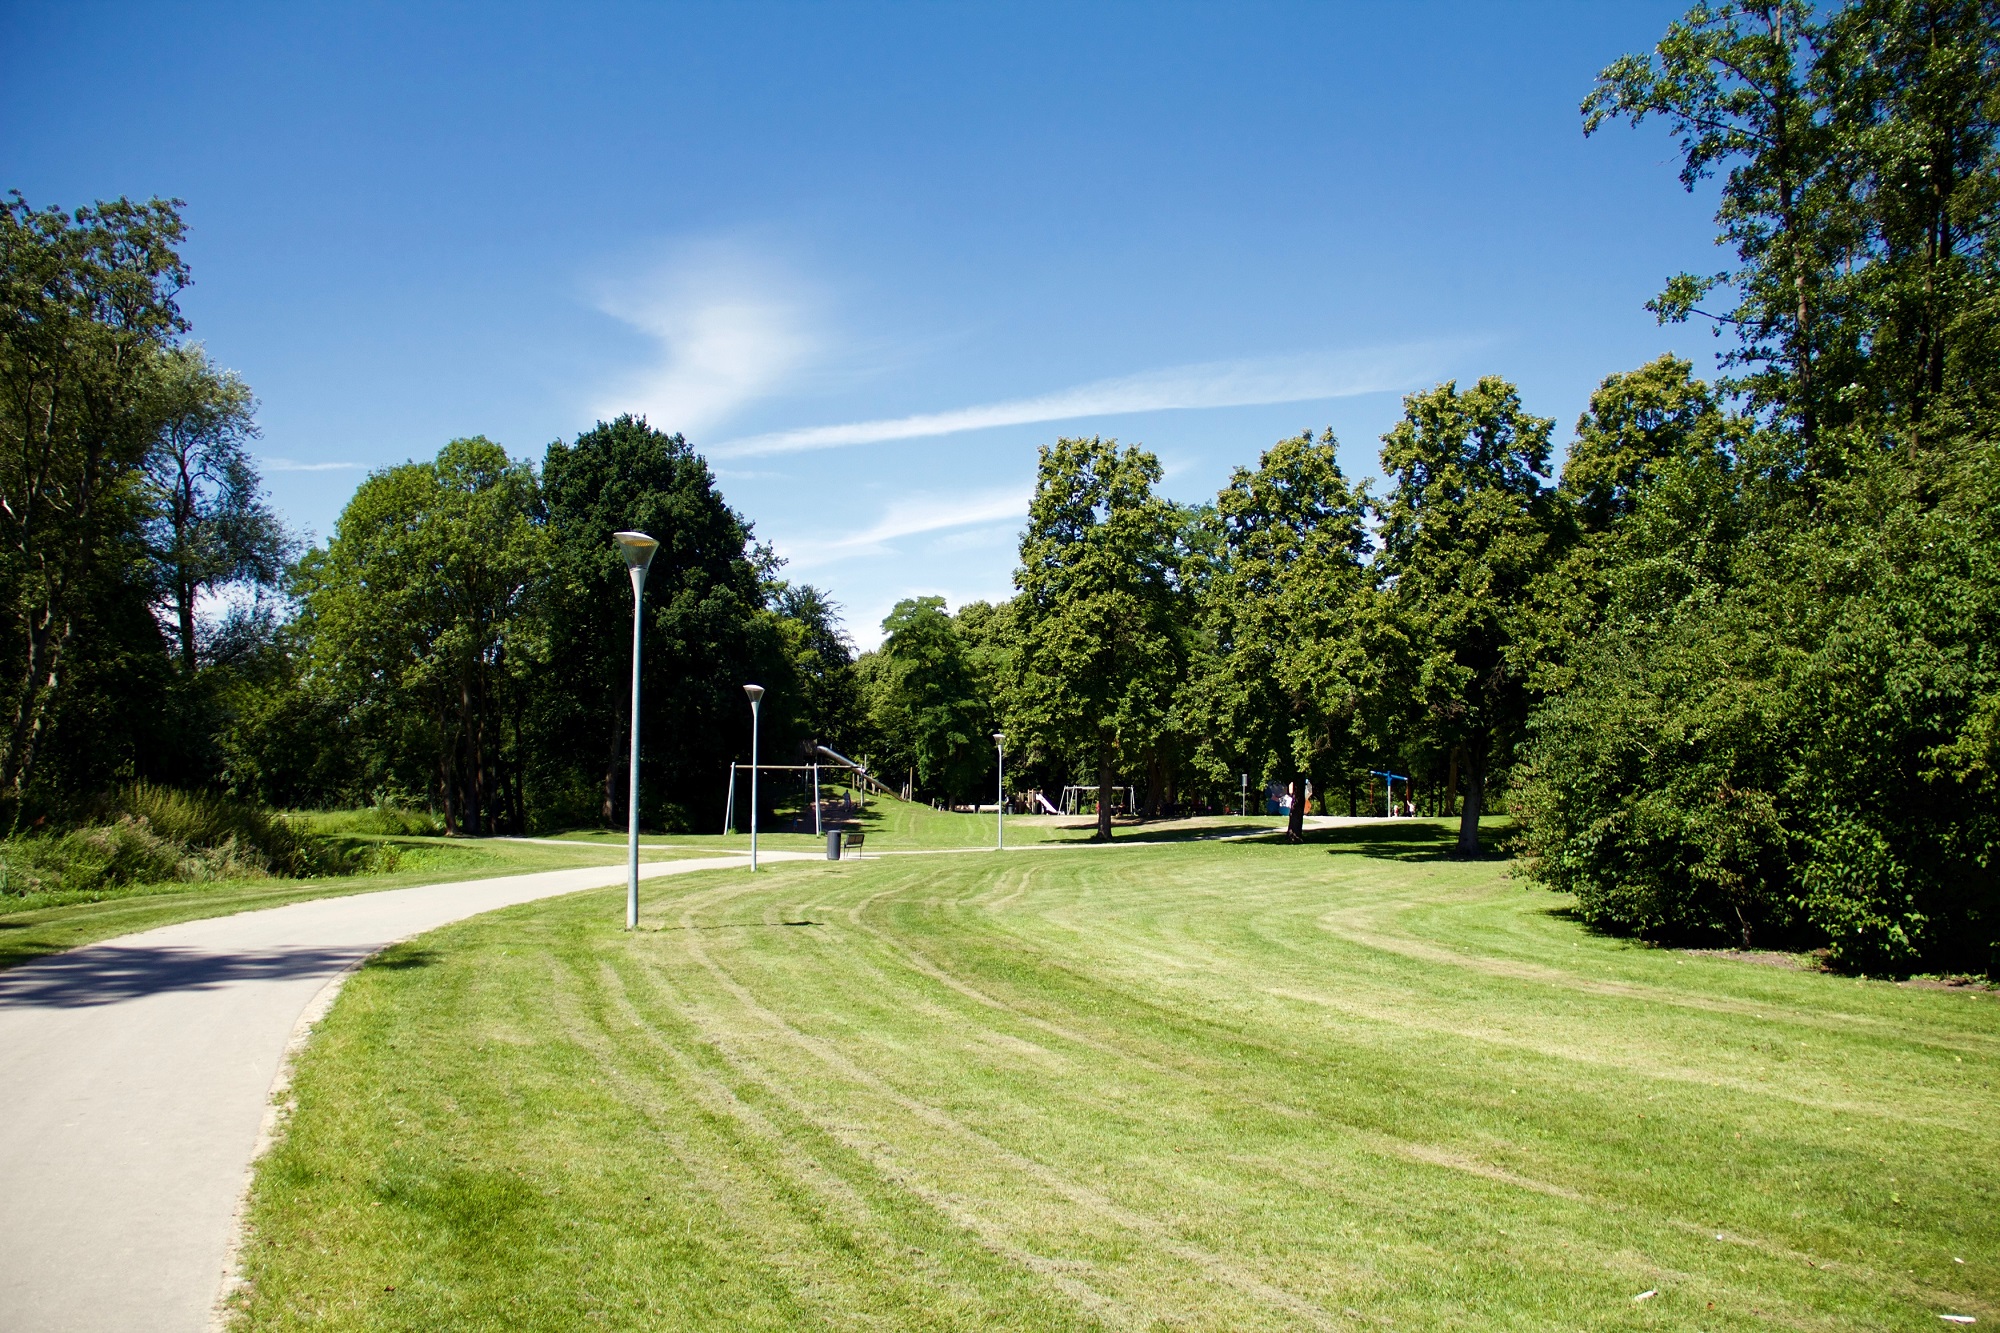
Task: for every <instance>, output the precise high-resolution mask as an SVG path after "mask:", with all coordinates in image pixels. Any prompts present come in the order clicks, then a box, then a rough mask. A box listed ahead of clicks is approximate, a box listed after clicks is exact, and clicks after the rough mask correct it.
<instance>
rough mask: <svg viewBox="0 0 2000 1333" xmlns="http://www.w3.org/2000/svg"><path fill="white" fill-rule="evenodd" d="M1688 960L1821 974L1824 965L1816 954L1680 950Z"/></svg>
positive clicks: (1774, 950)
mask: <svg viewBox="0 0 2000 1333" xmlns="http://www.w3.org/2000/svg"><path fill="white" fill-rule="evenodd" d="M1681 952H1682V953H1684V954H1686V955H1687V956H1688V957H1690V958H1727V959H1730V960H1731V961H1733V962H1738V963H1755V964H1757V965H1758V966H1759V967H1783V968H1789V969H1791V970H1792V971H1794V972H1822V971H1825V970H1826V969H1825V965H1824V964H1823V962H1822V961H1821V955H1820V954H1818V953H1780V952H1778V951H1777V950H1776V949H1682V950H1681Z"/></svg>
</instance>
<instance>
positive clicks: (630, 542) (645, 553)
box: [611, 532, 660, 569]
mask: <svg viewBox="0 0 2000 1333" xmlns="http://www.w3.org/2000/svg"><path fill="white" fill-rule="evenodd" d="M611 540H613V541H615V542H617V543H618V550H619V553H620V554H622V555H623V556H624V557H625V563H626V564H628V565H630V566H631V567H632V568H633V569H644V568H645V567H646V566H648V565H650V564H652V563H653V553H654V552H655V551H658V550H659V549H660V544H659V543H658V542H656V541H654V540H653V539H652V538H651V537H648V536H647V535H646V534H645V533H643V532H614V533H612V534H611Z"/></svg>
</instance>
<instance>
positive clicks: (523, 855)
mask: <svg viewBox="0 0 2000 1333" xmlns="http://www.w3.org/2000/svg"><path fill="white" fill-rule="evenodd" d="M386 841H390V842H394V843H396V844H397V845H398V846H400V847H402V848H403V849H404V855H403V859H402V863H401V864H400V865H399V866H398V867H397V869H396V870H395V871H394V872H392V873H390V874H386V875H345V876H339V877H336V878H331V879H253V880H234V881H218V882H215V883H208V884H158V885H148V886H141V887H135V888H128V889H118V890H113V891H112V892H111V893H109V894H106V895H103V896H102V897H100V898H98V899H97V900H95V901H82V902H76V901H65V898H66V897H68V895H48V897H50V898H53V899H54V901H38V900H36V899H32V898H31V899H26V900H25V901H24V900H23V899H21V898H19V897H15V898H11V899H8V898H0V905H5V906H6V908H7V910H0V969H4V968H9V967H16V966H19V965H20V964H22V963H25V962H29V961H31V960H33V959H36V958H41V957H45V956H47V955H48V954H52V953H59V952H61V951H62V950H64V949H74V948H76V947H77V946H78V945H82V944H91V943H94V942H95V941H97V940H105V939H111V938H113V937H114V936H118V935H129V934H131V933H132V932H134V931H139V930H151V929H152V928H153V927H155V926H169V925H172V924H174V923H175V922H177V921H194V920H197V919H199V918H202V917H211V916H229V915H231V914H233V913H236V912H248V911H254V910H256V909H257V908H260V907H282V906H283V905H284V904H286V903H295V902H301V901H303V900H305V899H307V898H334V897H339V896H342V895H344V894H349V893H370V892H373V891H375V890H378V889H401V888H407V887H409V886H410V885H413V884H442V883H445V882H447V881H450V880H461V879H483V878H485V877H487V876H489V875H516V874H526V873H529V872H532V871H536V870H560V869H563V868H564V867H566V866H585V865H607V864H611V863H613V862H614V861H615V860H616V858H615V857H613V856H610V855H607V854H606V853H604V852H602V851H600V850H598V849H597V848H594V847H592V848H585V847H578V848H576V849H575V850H571V849H568V848H563V847H548V846H542V845H536V844H524V843H510V842H500V841H489V842H463V841H458V840H453V839H445V838H390V839H386ZM646 855H647V858H648V859H649V860H663V859H667V858H669V857H672V856H674V855H675V853H674V852H672V851H668V850H653V851H649V852H647V853H646Z"/></svg>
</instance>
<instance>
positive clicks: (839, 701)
mask: <svg viewBox="0 0 2000 1333" xmlns="http://www.w3.org/2000/svg"><path fill="white" fill-rule="evenodd" d="M771 600H772V608H771V609H772V610H773V611H774V612H775V613H776V614H777V618H778V632H779V634H780V635H781V636H782V638H783V640H784V644H785V651H786V653H787V655H788V656H789V657H790V659H791V663H792V674H793V676H794V677H795V678H796V679H797V681H798V684H799V694H800V702H799V708H798V715H799V722H800V725H801V726H802V727H803V728H804V731H805V734H806V737H807V738H808V739H809V740H813V741H817V742H819V743H820V744H823V745H828V746H831V747H832V748H834V749H835V750H839V751H841V752H843V753H850V754H851V753H852V748H851V747H854V746H856V745H857V744H858V742H859V741H860V739H861V728H862V726H863V721H864V713H865V709H866V706H865V705H864V703H863V702H862V698H861V681H860V678H859V677H858V676H857V675H856V674H855V670H854V644H853V643H852V642H851V641H850V640H849V639H848V637H847V631H846V630H844V629H842V628H841V624H840V605H839V603H837V602H835V601H834V600H833V599H832V598H831V597H829V596H827V594H826V593H825V592H823V591H821V590H820V589H818V588H815V587H814V586H813V585H812V584H810V583H780V584H779V585H778V586H777V588H776V590H775V591H774V593H773V594H772V599H771Z"/></svg>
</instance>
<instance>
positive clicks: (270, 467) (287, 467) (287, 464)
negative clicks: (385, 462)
mask: <svg viewBox="0 0 2000 1333" xmlns="http://www.w3.org/2000/svg"><path fill="white" fill-rule="evenodd" d="M257 461H258V462H260V463H262V464H263V465H264V470H265V471H266V472H345V471H348V470H349V469H351V468H359V467H366V466H367V464H365V463H302V462H300V461H299V460H298V459H296V458H269V457H265V458H260V459H258V460H257Z"/></svg>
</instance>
